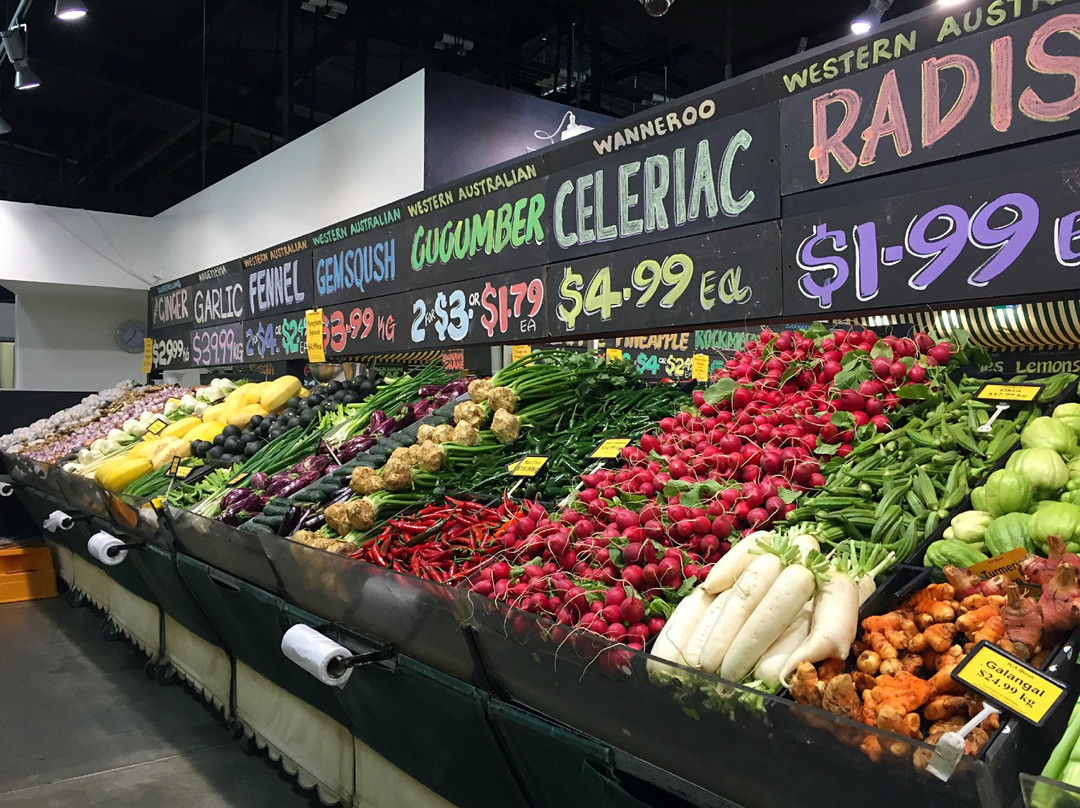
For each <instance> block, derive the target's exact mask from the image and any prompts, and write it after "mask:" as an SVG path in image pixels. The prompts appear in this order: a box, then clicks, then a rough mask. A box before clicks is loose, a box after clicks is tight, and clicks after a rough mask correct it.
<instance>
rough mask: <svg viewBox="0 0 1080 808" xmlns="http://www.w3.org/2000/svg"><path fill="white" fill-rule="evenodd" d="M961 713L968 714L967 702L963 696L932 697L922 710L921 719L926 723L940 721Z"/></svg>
mask: <svg viewBox="0 0 1080 808" xmlns="http://www.w3.org/2000/svg"><path fill="white" fill-rule="evenodd" d="M961 713H962V714H964V715H967V713H968V700H967V698H966V697H965V696H934V697H933V698H932V699H930V701H928V702H927V703H926V707H924V708H923V718H925V719H926V720H927V721H941V720H942V719H944V718H952V717H953V716H954V715H960V714H961Z"/></svg>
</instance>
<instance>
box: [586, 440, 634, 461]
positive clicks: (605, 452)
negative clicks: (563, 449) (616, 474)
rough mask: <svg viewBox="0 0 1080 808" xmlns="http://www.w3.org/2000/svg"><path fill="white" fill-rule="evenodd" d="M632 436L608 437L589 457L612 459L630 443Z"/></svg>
mask: <svg viewBox="0 0 1080 808" xmlns="http://www.w3.org/2000/svg"><path fill="white" fill-rule="evenodd" d="M630 442H631V440H630V438H608V439H607V440H605V441H604V442H603V443H601V444H600V445H599V446H597V447H596V450H595V451H593V453H592V454H591V455H589V457H590V458H591V459H593V460H611V459H612V458H615V457H618V456H619V453H620V452H621V451H622V450H623V449H624V448H625V447H627V446H629V445H630Z"/></svg>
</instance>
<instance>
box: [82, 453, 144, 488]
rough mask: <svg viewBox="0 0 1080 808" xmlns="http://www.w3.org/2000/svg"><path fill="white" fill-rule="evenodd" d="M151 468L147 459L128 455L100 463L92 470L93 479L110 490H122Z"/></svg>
mask: <svg viewBox="0 0 1080 808" xmlns="http://www.w3.org/2000/svg"><path fill="white" fill-rule="evenodd" d="M129 454H130V452H129ZM152 468H153V467H152V466H151V464H150V461H148V460H143V459H140V458H133V457H128V456H125V457H118V458H116V459H114V460H110V461H108V462H106V463H102V464H101V466H99V467H98V470H97V471H96V472H94V479H95V480H97V482H98V484H99V485H101V486H102V487H103V488H107V489H109V490H110V491H123V490H124V489H125V488H127V487H128V486H129V485H130V484H131V483H133V482H135V480H137V479H139V478H140V477H142V476H143V475H145V474H149V473H150V471H151V470H152Z"/></svg>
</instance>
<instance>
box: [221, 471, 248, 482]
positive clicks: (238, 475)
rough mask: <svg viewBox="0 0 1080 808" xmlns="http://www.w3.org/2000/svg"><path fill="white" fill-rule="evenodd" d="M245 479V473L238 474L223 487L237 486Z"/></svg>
mask: <svg viewBox="0 0 1080 808" xmlns="http://www.w3.org/2000/svg"><path fill="white" fill-rule="evenodd" d="M245 477H247V472H245V471H241V472H240V473H239V474H237V475H236V476H235V477H233V478H232V479H231V480H229V481H228V482H227V483H225V485H237V484H239V483H240V481H241V480H243V479H244V478H245Z"/></svg>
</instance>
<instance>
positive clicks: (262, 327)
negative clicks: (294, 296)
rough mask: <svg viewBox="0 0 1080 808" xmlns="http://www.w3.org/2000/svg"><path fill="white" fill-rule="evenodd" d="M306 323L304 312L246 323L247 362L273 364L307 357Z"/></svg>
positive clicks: (251, 320) (278, 315)
mask: <svg viewBox="0 0 1080 808" xmlns="http://www.w3.org/2000/svg"><path fill="white" fill-rule="evenodd" d="M306 334H307V320H306V319H305V317H304V312H303V311H295V312H287V313H285V314H276V315H272V316H269V317H260V318H257V319H250V320H245V321H244V322H243V346H244V359H245V361H247V362H274V361H280V360H282V359H297V358H299V357H302V356H306V355H307V349H306V347H305V346H306V342H305V340H306Z"/></svg>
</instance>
